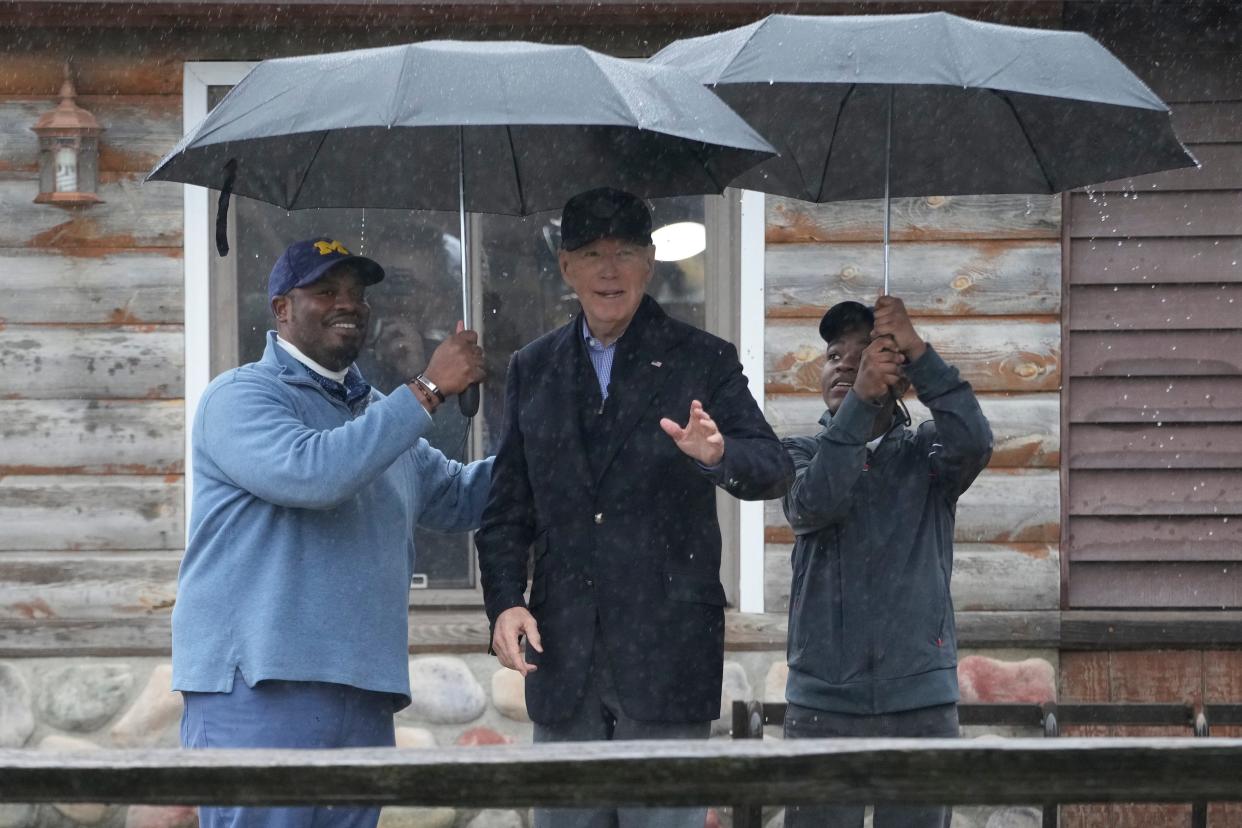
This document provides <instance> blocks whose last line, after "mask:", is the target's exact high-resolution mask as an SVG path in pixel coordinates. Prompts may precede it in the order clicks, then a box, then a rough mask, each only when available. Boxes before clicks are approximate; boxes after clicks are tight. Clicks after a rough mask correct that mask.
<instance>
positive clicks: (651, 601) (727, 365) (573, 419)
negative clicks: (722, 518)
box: [476, 188, 793, 828]
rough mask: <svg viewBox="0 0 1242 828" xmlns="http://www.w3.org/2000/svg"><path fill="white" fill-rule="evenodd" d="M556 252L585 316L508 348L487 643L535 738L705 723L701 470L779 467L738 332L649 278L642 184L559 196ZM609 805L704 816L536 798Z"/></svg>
mask: <svg viewBox="0 0 1242 828" xmlns="http://www.w3.org/2000/svg"><path fill="white" fill-rule="evenodd" d="M559 259H560V267H561V273H562V275H563V276H564V279H565V281H566V283H567V284H568V285H569V286H570V287H571V288H572V289H573V290H574V291H575V293H576V294H577V296H578V299H579V301H580V302H581V304H582V313H581V314H579V315H578V316H577V317H575V319H574V320H573V321H572V322H570V323H569V324H568V325H566V326H565V327H563V328H560V329H558V330H555V331H553V332H551V333H549V334H546V335H544V336H543V337H540V338H539V339H537V340H535V341H534V342H532V343H530V344H529V345H527V346H526V347H524V348H522V350H520V351H518V352H517V354H515V355H514V357H513V360H512V362H511V363H510V365H509V374H508V379H507V385H506V389H505V391H506V393H505V412H504V416H505V431H504V435H503V438H502V442H501V445H500V450H499V452H498V454H497V457H496V464H495V467H494V469H493V472H492V491H491V496H490V498H489V500H488V506H487V510H486V512H485V514H484V517H483V523H482V528H481V529H480V530H479V532H478V533H477V535H476V542H477V544H478V549H479V567H480V570H481V574H482V582H483V594H484V599H485V602H486V605H487V613H488V617H489V619H490V620H491V622H492V626H493V638H492V647H493V649H494V651H495V652H496V654H497V655H498V657H499V658H500V661H501V663H502V664H504V665H505V666H507V667H510V668H512V669H515V670H518V671H520V672H521V673H522V674H523V675H524V676H525V677H526V704H527V709H528V710H529V712H530V716H531V718H532V719H533V720H534V722H535V733H534V737H535V741H536V742H560V741H586V740H599V739H654V738H706V737H707V736H708V734H709V732H710V727H711V721H712V720H713V719H715V718H717V716H718V715H719V712H720V683H721V672H722V668H723V660H724V606H725V593H724V588H723V587H722V586H721V584H720V527H719V524H718V523H717V520H716V496H715V487H716V486H720V487H722V488H723V489H724V490H725V491H727V492H729V493H730V494H732V495H733V496H735V497H738V498H742V499H747V500H761V499H768V498H774V497H779V496H781V494H782V493H783V492H785V491H786V490H787V489H788V487H789V484H790V482H791V480H792V478H793V467H792V465H791V463H790V460H789V458H788V457H787V456H786V454H785V453H784V451H782V449H781V446H780V443H779V442H778V441H777V439H776V436H775V435H774V434H773V433H772V429H771V427H770V426H769V425H768V423H767V422H766V421H765V420H764V418H763V414H762V412H760V410H759V407H758V406H757V405H756V404H755V401H754V399H753V398H752V397H751V395H750V391H749V389H748V387H747V384H746V378H745V377H744V376H743V374H742V368H741V365H740V364H739V362H738V358H737V351H736V349H735V348H734V347H733V346H732V345H730V344H729V343H728V342H725V341H724V340H722V339H719V338H718V337H715V336H712V335H710V334H707V333H705V332H703V331H701V330H699V329H697V328H694V327H692V326H690V325H687V324H684V323H682V322H678V321H676V320H674V319H671V318H670V317H668V316H667V315H665V313H664V311H663V310H661V309H660V306H659V305H658V304H657V303H656V302H655V300H654V299H652V298H651V297H649V296H647V295H646V294H645V292H644V291H645V288H646V286H647V284H648V283H649V282H650V280H651V276H652V273H653V269H654V262H655V248H654V246H653V245H652V243H651V215H650V213H649V212H648V210H647V207H646V205H645V204H644V203H643V202H642V201H640V200H639V199H637V198H635V197H634V196H632V195H630V194H629V193H625V192H621V191H619V190H613V189H608V188H604V189H599V190H592V191H589V192H586V193H582V194H579V195H577V196H575V197H574V198H572V199H570V200H569V202H568V203H567V204H566V205H565V209H564V213H563V215H562V219H561V251H560V256H559ZM687 414H688V418H689V419H688V422H687V424H686V426H685V427H684V428H683V427H682V426H680V425H679V422H680V420H681V418H684V417H687ZM532 544H533V545H534V549H535V552H534V558H535V572H534V580H533V582H532V586H531V595H530V602H529V608H528V604H527V602H526V601H525V600H524V597H523V593H524V591H525V588H526V573H527V561H528V556H529V550H530V548H531V546H532ZM523 639H525V647H523ZM618 815H619V818H620V824H621V828H631V826H637V825H643V826H660V828H683V826H684V828H702V825H703V817H704V812H703V810H702V809H686V808H681V809H670V808H665V809H650V810H647V811H638V810H635V809H621V810H620V811H619V812H616V811H608V810H598V809H590V810H588V809H580V810H570V809H560V810H553V811H549V810H536V813H535V824H536V828H581V827H582V826H591V828H597V826H598V827H600V828H602V826H607V825H612V824H615V820H616V818H617V816H618Z"/></svg>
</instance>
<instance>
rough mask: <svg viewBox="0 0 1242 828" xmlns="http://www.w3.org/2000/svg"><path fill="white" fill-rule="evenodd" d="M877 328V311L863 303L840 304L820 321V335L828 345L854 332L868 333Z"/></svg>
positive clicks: (833, 307) (834, 306)
mask: <svg viewBox="0 0 1242 828" xmlns="http://www.w3.org/2000/svg"><path fill="white" fill-rule="evenodd" d="M874 327H875V311H873V310H872V309H871V308H869V307H867V306H866V305H864V304H862V303H861V302H851V301H847V302H838V303H837V304H835V305H833V306H832V307H831V308H829V309H828V312H827V313H825V314H824V316H823V318H822V319H820V320H819V335H820V336H821V337H823V339H824V341H825V342H827V343H830V344H831V343H832V342H833V341H835V340H837V339H840V338H841V336H842V335H843V334H846V333H848V332H849V331H853V330H862V331H866V332H867V333H870V332H871V329H872V328H874Z"/></svg>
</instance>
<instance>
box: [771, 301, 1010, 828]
mask: <svg viewBox="0 0 1242 828" xmlns="http://www.w3.org/2000/svg"><path fill="white" fill-rule="evenodd" d="M819 331H820V335H821V336H822V337H823V338H824V341H825V342H826V343H827V359H826V362H825V365H824V371H823V375H822V377H821V389H822V392H823V396H824V402H825V403H826V404H827V406H828V411H827V413H826V414H825V415H824V416H823V418H822V419H821V420H820V422H821V423H822V424H823V426H824V428H823V430H822V431H820V432H819V434H817V435H815V436H814V437H794V438H790V439H787V440H785V441H784V444H785V448H786V450H787V451H788V452H789V454H790V455H791V457H792V458H793V461H794V467H795V469H796V470H797V477H796V478H795V480H794V484H793V487H792V488H791V489H790V491H789V493H788V494H787V495H786V496H785V499H784V506H785V516H786V518H788V520H789V523H790V525H791V526H792V527H793V530H794V534H795V535H796V536H797V543H796V545H795V546H794V553H793V588H792V591H791V593H790V603H789V682H788V685H787V687H786V691H785V694H786V696H787V698H788V700H789V707H788V710H787V712H786V715H785V735H786V737H788V738H800V737H803V738H805V737H859V736H875V737H956V736H957V735H958V722H957V700H958V688H957V640H956V635H955V632H954V624H953V602H952V599H951V598H950V595H949V580H950V575H951V573H952V570H953V522H954V512H955V510H956V506H957V499H958V497H959V496H960V495H961V494H962V492H964V491H966V489H967V487H968V486H970V484H971V482H972V481H973V480H974V479H975V477H976V476H977V475H978V474H979V472H980V471H982V470H983V468H984V466H986V465H987V463H988V459H989V458H990V457H991V454H992V432H991V429H990V428H989V427H988V422H987V420H986V419H985V418H984V416H983V412H982V411H981V410H980V408H979V402H978V400H976V399H975V395H974V392H973V391H972V390H971V387H970V385H969V383H967V382H965V381H964V380H962V378H961V377H960V376H959V374H958V372H957V369H956V368H953V367H952V366H951V365H948V364H947V363H945V361H944V360H943V359H941V357H940V355H939V354H937V353H936V351H935V350H934V349H933V348H932V347H931V346H930V345H928V344H927V343H925V342H924V341H923V340H922V339H920V338H919V336H918V334H917V333H916V332H915V330H914V326H913V325H912V324H911V322H910V318H909V316H908V315H907V314H906V309H905V305H904V304H903V303H902V301H901V300H900V299H897V298H895V297H891V296H885V297H881V298H880V300H879V301H878V302H877V303H876V307H875V310H874V311H872V310H871V309H870V308H868V307H866V306H865V305H861V304H859V303H857V302H842V303H840V304H838V305H835V306H833V307H832V308H831V309H829V311H828V312H827V313H826V314H824V317H823V319H822V320H821V321H820V325H819ZM911 383H913V385H914V388H915V390H916V391H917V392H918V395H919V399H920V400H922V402H923V403H924V405H926V406H927V407H928V409H930V410H931V413H932V421H931V422H925V423H922V424H920V425H919V426H918V428H911V427H909V422H910V421H909V416H908V415H907V414H906V413H905V409H904V406H903V407H901V409H900V410H899V409H898V401H899V400H900V398H901V395H902V394H904V393H905V391H906V390H907V389H908V388H909V386H910V384H911ZM951 816H952V811H951V809H950V808H948V807H886V806H880V807H878V808H876V812H875V822H874V825H875V828H898V827H899V826H900V828H932V826H935V828H940V826H948V825H949V820H950V818H951ZM786 824H787V825H789V826H791V828H810V826H815V828H830V827H831V828H837V826H842V828H844V826H849V828H859V827H860V826H861V825H862V824H863V806H862V805H849V806H828V807H791V808H789V809H788V812H787V817H786Z"/></svg>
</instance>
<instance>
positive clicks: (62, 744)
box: [39, 733, 108, 825]
mask: <svg viewBox="0 0 1242 828" xmlns="http://www.w3.org/2000/svg"><path fill="white" fill-rule="evenodd" d="M39 750H42V751H48V752H73V753H81V752H83V751H91V750H99V745H97V744H95V743H94V742H90V741H87V740H86V739H78V738H75V737H73V736H62V735H60V734H58V733H53V734H50V735H48V736H44V737H43V740H42V741H40V742H39ZM52 807H53V808H55V809H56V810H58V811H60V812H61V813H62V814H64V815H65V816H67V817H68V818H69V819H71V820H73V821H74V822H80V823H82V824H83V825H94V824H95V823H97V822H102V821H103V819H104V817H106V816H107V815H108V805H106V804H102V803H98V804H96V803H84V802H74V803H71V804H68V803H65V804H62V803H54V804H53V805H52Z"/></svg>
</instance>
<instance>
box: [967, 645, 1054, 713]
mask: <svg viewBox="0 0 1242 828" xmlns="http://www.w3.org/2000/svg"><path fill="white" fill-rule="evenodd" d="M957 680H958V684H959V686H960V688H961V694H962V701H963V702H967V703H970V702H992V703H1002V702H1006V703H1013V704H1018V703H1036V704H1038V703H1041V702H1046V701H1056V698H1057V677H1056V670H1054V669H1053V667H1052V665H1051V664H1050V663H1048V662H1047V661H1045V660H1044V659H1042V658H1028V659H1025V660H1023V661H999V660H997V659H994V658H987V657H985V656H977V655H972V656H966V658H963V659H962V660H961V661H960V662H958V665H957Z"/></svg>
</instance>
